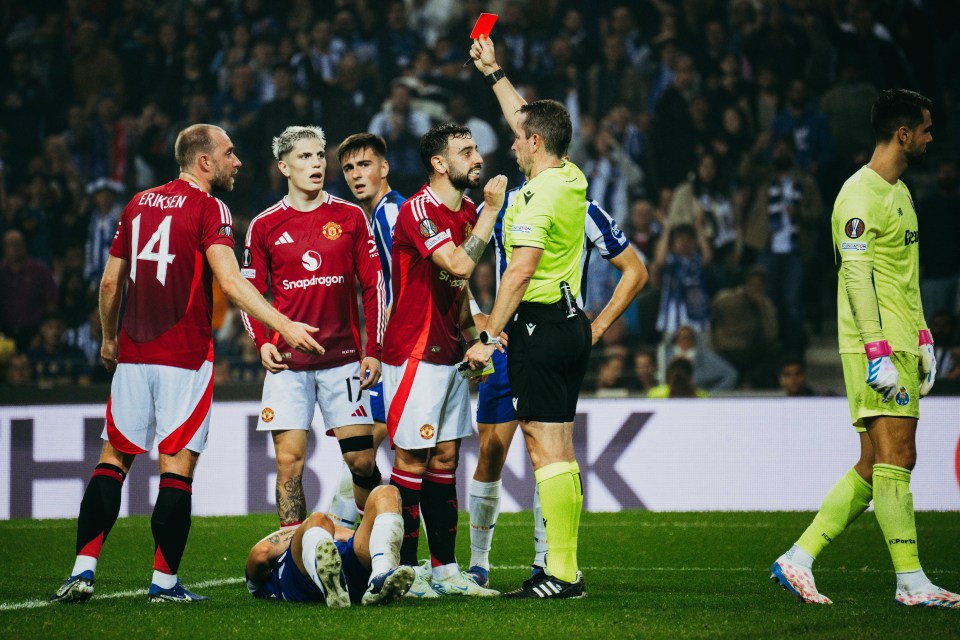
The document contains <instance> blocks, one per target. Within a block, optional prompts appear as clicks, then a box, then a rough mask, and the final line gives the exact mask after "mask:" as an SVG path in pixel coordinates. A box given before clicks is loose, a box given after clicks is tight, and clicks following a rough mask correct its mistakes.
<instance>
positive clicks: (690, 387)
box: [647, 357, 710, 399]
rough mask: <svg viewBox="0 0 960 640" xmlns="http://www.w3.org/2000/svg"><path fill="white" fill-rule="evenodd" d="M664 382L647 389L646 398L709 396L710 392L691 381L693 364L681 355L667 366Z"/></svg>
mask: <svg viewBox="0 0 960 640" xmlns="http://www.w3.org/2000/svg"><path fill="white" fill-rule="evenodd" d="M665 380H666V382H664V383H663V384H659V385H657V386H655V387H653V388H652V389H650V390H649V391H647V397H648V398H657V399H662V398H709V397H710V394H709V393H707V392H706V391H704V390H703V389H698V388H697V386H696V385H695V384H694V383H693V365H692V364H691V363H690V361H689V360H687V359H686V358H683V357H677V358H674V359H673V360H672V361H671V362H670V364H669V365H668V366H667V371H666V377H665Z"/></svg>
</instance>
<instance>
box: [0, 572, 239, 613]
mask: <svg viewBox="0 0 960 640" xmlns="http://www.w3.org/2000/svg"><path fill="white" fill-rule="evenodd" d="M240 582H244V579H243V578H220V579H217V580H204V581H203V582H194V583H192V584H191V585H190V588H191V589H193V588H196V589H206V588H208V587H222V586H223V585H226V584H237V583H240ZM145 595H147V590H146V589H130V590H127V591H114V592H112V593H104V594H102V595H101V594H99V593H98V594H96V598H97V600H108V599H113V598H133V597H135V596H145ZM51 604H56V603H55V602H50V601H49V600H24V601H23V602H4V603H0V611H17V610H20V609H37V608H39V607H46V606H47V605H51Z"/></svg>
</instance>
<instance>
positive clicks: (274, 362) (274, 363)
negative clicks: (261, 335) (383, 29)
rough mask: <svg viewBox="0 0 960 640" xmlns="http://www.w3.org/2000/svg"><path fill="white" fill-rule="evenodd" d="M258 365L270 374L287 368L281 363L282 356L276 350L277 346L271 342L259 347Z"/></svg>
mask: <svg viewBox="0 0 960 640" xmlns="http://www.w3.org/2000/svg"><path fill="white" fill-rule="evenodd" d="M260 364H262V365H263V368H264V369H266V370H267V371H269V372H270V373H277V372H278V371H283V370H284V369H288V368H289V367H287V365H285V364H284V363H283V356H282V355H281V354H280V350H279V349H277V346H276V345H275V344H273V343H272V342H265V343H264V344H263V346H262V347H260Z"/></svg>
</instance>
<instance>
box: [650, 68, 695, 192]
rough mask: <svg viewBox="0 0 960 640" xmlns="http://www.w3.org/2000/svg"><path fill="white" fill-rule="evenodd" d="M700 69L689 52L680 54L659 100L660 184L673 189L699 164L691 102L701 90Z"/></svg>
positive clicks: (655, 137)
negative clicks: (698, 74)
mask: <svg viewBox="0 0 960 640" xmlns="http://www.w3.org/2000/svg"><path fill="white" fill-rule="evenodd" d="M698 84H699V81H698V78H697V70H696V68H695V67H694V66H693V60H692V59H691V58H690V57H689V56H687V55H683V54H681V55H678V56H677V58H676V62H675V68H674V72H673V76H672V81H671V83H670V85H669V86H667V87H666V89H664V91H663V93H662V94H661V95H660V96H659V98H658V99H657V101H656V107H655V109H654V120H653V134H652V135H653V146H654V149H655V151H656V158H657V162H658V164H659V167H658V175H659V179H660V184H661V186H664V187H667V188H670V189H673V188H675V187H676V186H677V185H678V184H680V183H681V182H682V181H683V180H684V179H685V178H686V177H687V174H688V173H689V172H690V171H692V170H693V169H694V167H695V165H696V153H695V148H696V145H697V141H698V138H697V133H696V131H695V130H694V126H693V125H694V123H693V118H692V117H691V115H690V103H691V102H692V100H693V98H694V97H695V96H697V95H698V93H699V86H698Z"/></svg>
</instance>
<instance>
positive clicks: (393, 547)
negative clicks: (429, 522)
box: [370, 513, 403, 580]
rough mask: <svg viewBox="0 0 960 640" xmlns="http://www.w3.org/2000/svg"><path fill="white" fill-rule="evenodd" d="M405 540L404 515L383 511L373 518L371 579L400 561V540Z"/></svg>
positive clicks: (371, 531)
mask: <svg viewBox="0 0 960 640" xmlns="http://www.w3.org/2000/svg"><path fill="white" fill-rule="evenodd" d="M401 540H403V516H401V515H400V514H399V513H381V514H379V515H378V516H377V517H376V518H374V519H373V528H372V529H371V530H370V580H373V579H374V578H375V577H376V576H379V575H380V574H382V573H386V572H387V571H389V570H390V569H392V568H394V567H395V566H397V565H398V564H399V563H400V541H401Z"/></svg>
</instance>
